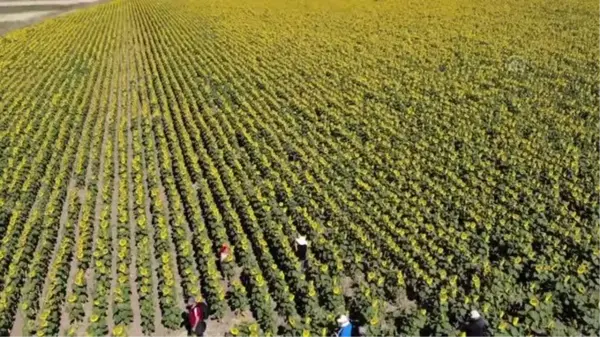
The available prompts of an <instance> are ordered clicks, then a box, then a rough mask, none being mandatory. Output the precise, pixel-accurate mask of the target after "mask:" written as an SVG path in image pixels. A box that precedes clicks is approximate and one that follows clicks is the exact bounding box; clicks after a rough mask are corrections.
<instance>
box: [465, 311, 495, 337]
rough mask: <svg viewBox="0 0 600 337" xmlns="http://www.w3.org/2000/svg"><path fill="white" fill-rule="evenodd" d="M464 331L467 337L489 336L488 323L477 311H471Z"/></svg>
mask: <svg viewBox="0 0 600 337" xmlns="http://www.w3.org/2000/svg"><path fill="white" fill-rule="evenodd" d="M464 330H465V333H466V335H467V336H478V337H482V336H490V331H489V326H488V323H487V321H486V320H485V319H483V317H481V315H480V314H479V311H477V310H473V311H471V314H470V315H469V322H468V323H467V324H466V325H465V327H464Z"/></svg>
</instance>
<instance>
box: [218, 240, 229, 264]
mask: <svg viewBox="0 0 600 337" xmlns="http://www.w3.org/2000/svg"><path fill="white" fill-rule="evenodd" d="M229 254H231V250H230V249H229V245H227V244H226V243H224V244H223V245H221V249H219V260H220V261H221V263H223V262H225V260H226V259H227V257H228V256H229Z"/></svg>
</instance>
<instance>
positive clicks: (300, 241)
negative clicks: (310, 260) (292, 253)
mask: <svg viewBox="0 0 600 337" xmlns="http://www.w3.org/2000/svg"><path fill="white" fill-rule="evenodd" d="M307 253H308V241H306V236H304V235H298V237H297V238H296V255H297V256H298V260H300V263H302V268H304V269H306V255H307Z"/></svg>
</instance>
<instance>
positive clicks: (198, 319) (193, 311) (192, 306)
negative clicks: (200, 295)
mask: <svg viewBox="0 0 600 337" xmlns="http://www.w3.org/2000/svg"><path fill="white" fill-rule="evenodd" d="M187 309H188V324H189V328H190V331H191V333H192V334H194V335H195V336H203V335H204V331H206V322H205V321H204V319H205V318H206V316H208V305H207V304H206V301H205V300H202V301H200V302H198V301H196V299H195V298H194V297H189V298H188V301H187Z"/></svg>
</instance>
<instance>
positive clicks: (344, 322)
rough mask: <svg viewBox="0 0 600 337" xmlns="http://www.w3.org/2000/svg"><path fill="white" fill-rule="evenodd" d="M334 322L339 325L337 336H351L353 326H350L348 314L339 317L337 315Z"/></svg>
mask: <svg viewBox="0 0 600 337" xmlns="http://www.w3.org/2000/svg"><path fill="white" fill-rule="evenodd" d="M336 322H337V324H338V327H339V329H338V331H337V333H336V336H337V337H352V332H353V331H352V329H353V326H352V323H350V320H349V319H348V316H346V315H341V316H340V317H338V319H337V320H336Z"/></svg>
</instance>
